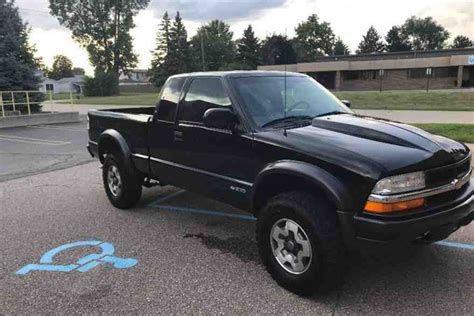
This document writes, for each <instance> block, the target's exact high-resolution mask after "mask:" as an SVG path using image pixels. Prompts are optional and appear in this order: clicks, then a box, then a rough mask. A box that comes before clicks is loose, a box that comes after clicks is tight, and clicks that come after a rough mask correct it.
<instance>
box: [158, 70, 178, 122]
mask: <svg viewBox="0 0 474 316" xmlns="http://www.w3.org/2000/svg"><path fill="white" fill-rule="evenodd" d="M184 81H185V78H184V77H183V78H171V79H169V80H168V81H167V82H166V83H165V86H164V87H163V91H162V92H161V97H160V104H159V105H158V112H157V117H158V119H160V120H163V121H169V122H174V114H175V113H176V107H177V105H178V101H179V95H180V93H181V89H182V88H183V85H184Z"/></svg>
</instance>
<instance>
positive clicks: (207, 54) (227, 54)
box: [191, 20, 236, 70]
mask: <svg viewBox="0 0 474 316" xmlns="http://www.w3.org/2000/svg"><path fill="white" fill-rule="evenodd" d="M232 37H233V33H232V32H231V31H230V26H229V24H227V23H225V22H224V21H220V20H213V21H211V22H209V23H208V24H206V25H203V26H201V27H200V28H199V29H198V31H197V34H196V35H194V36H193V37H192V39H191V47H192V50H193V56H194V57H195V61H194V63H195V64H197V65H201V68H203V70H220V69H221V68H226V69H227V68H228V65H229V64H232V63H233V62H234V61H235V57H236V54H235V43H234V41H233V40H232ZM202 53H204V65H202Z"/></svg>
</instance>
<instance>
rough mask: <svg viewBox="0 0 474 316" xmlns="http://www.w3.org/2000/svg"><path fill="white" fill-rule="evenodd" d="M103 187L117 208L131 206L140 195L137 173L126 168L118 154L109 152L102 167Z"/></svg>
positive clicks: (140, 189) (140, 187)
mask: <svg viewBox="0 0 474 316" xmlns="http://www.w3.org/2000/svg"><path fill="white" fill-rule="evenodd" d="M102 179H103V182H104V189H105V192H106V193H107V197H108V198H109V200H110V202H111V203H112V204H113V205H114V206H115V207H117V208H121V209H127V208H131V207H133V206H134V205H135V204H136V203H137V202H138V201H139V200H140V197H141V195H142V184H141V181H140V177H139V175H138V174H137V173H136V172H134V171H130V170H127V168H125V165H124V163H123V159H122V157H121V156H120V155H117V154H115V153H110V154H108V155H107V156H106V157H105V160H104V165H103V167H102Z"/></svg>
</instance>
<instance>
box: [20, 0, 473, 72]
mask: <svg viewBox="0 0 474 316" xmlns="http://www.w3.org/2000/svg"><path fill="white" fill-rule="evenodd" d="M48 3H49V0H16V4H17V6H18V7H19V10H20V15H21V16H22V18H23V19H24V20H25V21H27V22H28V24H29V26H30V27H31V34H30V41H31V42H32V44H34V45H35V46H36V49H37V56H40V57H42V58H43V62H44V63H45V64H46V65H47V66H51V64H52V61H53V57H54V56H55V55H59V54H61V55H65V56H67V57H69V58H70V59H71V60H72V61H73V64H74V66H75V67H82V68H85V69H86V72H87V73H88V74H92V73H93V68H92V67H91V65H90V64H89V61H88V56H87V53H86V51H85V50H84V49H83V48H81V47H80V46H79V45H78V44H77V43H75V42H74V41H73V39H72V37H71V32H70V31H69V30H68V29H66V28H64V27H62V26H61V25H60V24H59V22H58V21H57V19H56V18H55V17H53V16H50V15H49V8H48ZM177 10H179V11H180V13H181V16H182V17H183V20H184V24H185V26H186V28H187V31H188V35H189V36H192V35H194V34H195V33H196V30H197V28H198V27H199V26H200V25H202V24H204V23H206V22H207V21H210V20H212V19H222V20H225V21H226V22H227V23H229V24H230V25H231V30H232V31H233V32H234V39H237V38H239V37H241V35H242V33H243V30H244V29H245V28H246V27H247V26H248V24H252V26H253V28H254V30H255V33H256V35H257V36H258V37H260V38H262V39H263V38H265V37H266V36H267V35H271V34H274V33H277V34H278V33H280V34H287V35H288V36H290V37H291V36H293V35H294V33H295V32H294V29H295V27H296V26H297V25H298V24H299V23H301V22H302V21H304V20H305V19H306V18H307V17H308V16H309V15H311V14H317V15H318V16H319V17H320V19H321V20H323V21H327V22H329V23H330V24H331V26H332V29H333V31H334V33H335V34H336V36H340V37H341V38H342V39H343V41H344V42H346V43H347V44H348V45H349V47H350V48H351V50H352V51H355V49H356V48H357V45H358V43H359V42H360V41H361V39H362V36H363V35H364V34H365V33H366V31H367V29H368V28H369V27H370V26H371V25H373V26H374V27H375V28H376V29H377V30H378V31H379V33H380V34H382V35H385V34H386V33H387V31H388V30H389V29H390V28H391V27H392V26H393V25H400V24H403V22H404V21H405V20H406V19H407V18H409V17H410V16H412V15H415V16H419V17H425V16H432V17H434V19H435V20H436V21H438V22H439V23H441V24H442V25H443V26H444V27H445V28H446V29H447V30H448V31H449V32H450V33H451V36H452V38H453V37H454V36H456V35H459V34H462V35H466V36H468V37H470V38H471V39H474V0H151V1H150V4H149V5H148V7H147V9H145V10H142V11H140V12H139V14H138V15H137V16H136V17H135V24H136V27H135V28H134V29H133V30H132V32H131V34H132V36H133V39H134V50H135V52H136V53H137V54H138V56H139V64H138V68H149V66H150V61H151V54H152V53H151V52H152V50H153V49H154V47H155V36H156V31H157V29H158V25H159V23H160V20H161V17H162V16H163V13H164V12H165V11H168V12H169V13H170V15H171V16H172V17H174V12H175V11H177ZM452 38H451V39H450V40H452Z"/></svg>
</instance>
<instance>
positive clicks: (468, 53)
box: [258, 47, 474, 90]
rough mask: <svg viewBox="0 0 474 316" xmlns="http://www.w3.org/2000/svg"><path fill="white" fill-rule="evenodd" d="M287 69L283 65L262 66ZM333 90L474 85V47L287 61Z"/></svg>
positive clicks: (262, 68)
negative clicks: (304, 61) (303, 61)
mask: <svg viewBox="0 0 474 316" xmlns="http://www.w3.org/2000/svg"><path fill="white" fill-rule="evenodd" d="M258 69H260V70H284V69H285V66H284V65H272V66H259V67H258ZM286 69H287V71H293V72H301V73H306V74H308V75H310V76H312V77H313V78H315V79H317V80H318V81H319V82H320V83H322V84H323V85H324V86H325V87H327V88H329V89H334V90H379V89H383V90H405V89H426V88H427V87H429V88H430V89H449V88H464V87H474V47H471V48H462V49H446V50H432V51H410V52H395V53H380V54H364V55H347V56H328V57H320V58H317V59H316V60H315V61H314V62H311V63H298V64H291V65H286Z"/></svg>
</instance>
